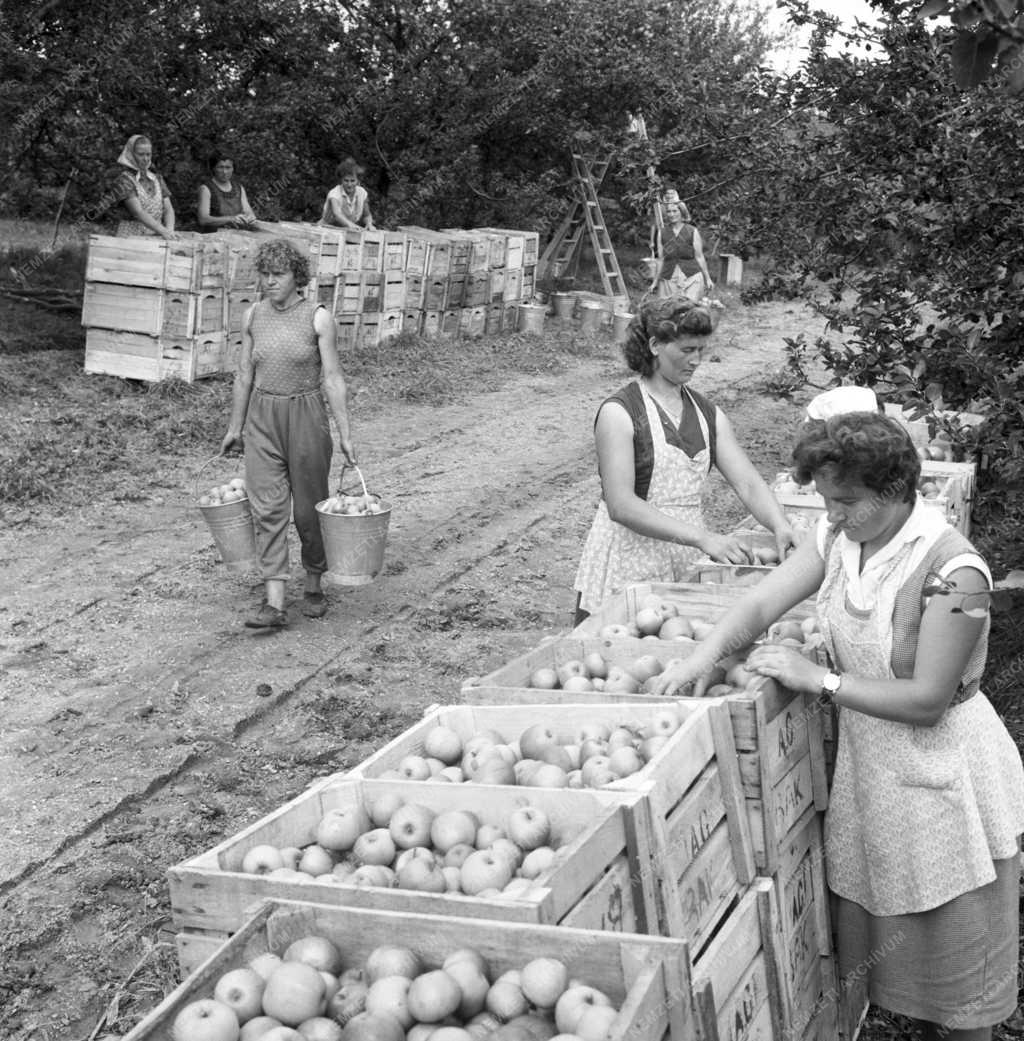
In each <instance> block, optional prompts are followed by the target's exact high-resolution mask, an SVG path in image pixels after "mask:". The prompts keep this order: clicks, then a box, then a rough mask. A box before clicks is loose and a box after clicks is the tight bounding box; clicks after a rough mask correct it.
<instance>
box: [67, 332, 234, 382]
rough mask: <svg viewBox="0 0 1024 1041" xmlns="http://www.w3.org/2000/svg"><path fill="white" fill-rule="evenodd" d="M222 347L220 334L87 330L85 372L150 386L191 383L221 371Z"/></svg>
mask: <svg viewBox="0 0 1024 1041" xmlns="http://www.w3.org/2000/svg"><path fill="white" fill-rule="evenodd" d="M226 345H227V338H226V337H225V335H224V333H221V332H218V333H202V334H198V335H196V336H191V337H181V338H175V337H167V336H147V335H145V334H144V333H132V332H119V331H112V330H109V329H87V330H86V333H85V371H86V372H91V373H98V374H103V375H106V376H120V377H122V378H123V379H133V380H146V381H147V382H150V383H159V382H160V381H162V380H166V379H180V380H184V381H185V382H186V383H192V382H194V381H195V380H197V379H202V378H203V377H205V376H212V375H214V374H215V373H218V372H223V371H225V368H226V366H227V350H226Z"/></svg>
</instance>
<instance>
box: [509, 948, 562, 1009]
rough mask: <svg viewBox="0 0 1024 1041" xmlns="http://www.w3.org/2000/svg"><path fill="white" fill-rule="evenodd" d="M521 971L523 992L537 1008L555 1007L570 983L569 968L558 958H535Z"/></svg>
mask: <svg viewBox="0 0 1024 1041" xmlns="http://www.w3.org/2000/svg"><path fill="white" fill-rule="evenodd" d="M521 972H522V976H521V979H522V989H523V994H525V995H526V1000H527V1001H529V1002H530V1004H531V1005H533V1006H534V1007H535V1008H544V1009H553V1008H554V1007H555V1005H556V1003H557V1002H558V999H559V998H560V997H561V996H562V995H563V994H564V993H565V990H566V987H568V985H569V970H568V969H567V968H566V966H565V963H564V962H561V961H559V960H558V959H557V958H534V959H533V960H532V961H528V962H527V963H526V964H525V965H524V966H523V968H522V970H521Z"/></svg>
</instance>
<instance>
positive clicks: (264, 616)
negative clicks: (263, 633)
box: [245, 600, 288, 629]
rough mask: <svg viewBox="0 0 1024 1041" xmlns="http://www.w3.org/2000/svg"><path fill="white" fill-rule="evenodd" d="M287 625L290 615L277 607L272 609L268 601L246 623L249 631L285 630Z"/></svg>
mask: <svg viewBox="0 0 1024 1041" xmlns="http://www.w3.org/2000/svg"><path fill="white" fill-rule="evenodd" d="M287 624H288V615H286V614H285V613H284V611H279V610H278V609H277V608H276V607H271V606H270V604H268V603H267V601H266V600H264V601H263V603H262V604H261V605H260V609H259V610H258V611H257V612H256V614H255V615H254V616H253V617H252V618H247V619H246V621H245V627H246V628H247V629H283V628H284V627H285V626H286V625H287Z"/></svg>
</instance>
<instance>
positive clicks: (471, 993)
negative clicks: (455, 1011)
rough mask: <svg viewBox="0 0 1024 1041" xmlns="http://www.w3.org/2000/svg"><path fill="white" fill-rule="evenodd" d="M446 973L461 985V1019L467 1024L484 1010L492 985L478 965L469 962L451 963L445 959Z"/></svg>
mask: <svg viewBox="0 0 1024 1041" xmlns="http://www.w3.org/2000/svg"><path fill="white" fill-rule="evenodd" d="M442 967H443V968H444V971H445V972H447V973H448V975H449V976H451V978H452V979H453V980H455V982H456V983H457V984H458V985H459V990H460V991H461V992H462V1000H461V1001H460V1002H459V1018H460V1019H461V1020H462V1021H463V1022H465V1021H466V1020H467V1019H472V1018H473V1016H475V1015H476V1014H477V1013H478V1012H480V1011H482V1010H483V1007H484V999H485V998H486V997H487V991H488V990H490V987H491V984H490V982H489V981H488V979H487V976H486V975H485V973H484V972H482V971H481V970H480V968H479V966H478V965H476V964H475V963H474V962H472V961H469V960H462V961H454V962H451V963H449V961H448V960H447V959H445V962H444V965H443V966H442Z"/></svg>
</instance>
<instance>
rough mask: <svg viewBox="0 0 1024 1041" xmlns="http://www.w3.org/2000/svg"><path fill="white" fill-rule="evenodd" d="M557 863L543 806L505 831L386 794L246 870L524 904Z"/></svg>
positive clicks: (338, 814)
mask: <svg viewBox="0 0 1024 1041" xmlns="http://www.w3.org/2000/svg"><path fill="white" fill-rule="evenodd" d="M558 857H559V852H558V850H557V849H556V848H555V847H554V846H553V845H552V835H551V821H550V819H549V817H548V815H547V814H546V813H545V812H544V811H543V810H542V809H540V808H539V807H536V806H520V807H519V808H518V809H516V810H513V811H512V813H510V814H509V815H508V817H507V819H506V820H505V822H504V827H499V826H498V825H491V824H482V823H481V822H480V820H479V818H478V817H477V815H476V814H475V813H472V812H471V811H469V810H443V811H441V812H440V813H436V814H435V813H434V811H433V810H431V809H429V808H428V807H426V806H421V805H419V804H418V803H412V802H406V801H405V800H404V799H403V798H402V797H401V796H400V795H398V794H397V793H387V794H384V795H381V796H380V797H379V798H377V799H375V800H373V801H372V802H371V803H370V804H369V806H368V807H363V806H362V805H356V806H348V807H345V808H339V809H333V810H328V811H327V813H325V814H324V816H323V817H322V818H321V820H320V822H319V824H318V826H317V830H316V840H315V842H313V843H311V844H310V845H308V846H306V847H305V848H302V849H300V848H299V847H297V846H287V847H284V848H279V847H277V846H271V845H259V846H254V847H253V848H252V849H250V850H249V851H248V852H247V853H246V854H245V856H244V857H243V858H242V865H241V870H242V871H243V872H244V873H245V874H255V875H267V876H268V877H270V878H280V879H285V880H288V881H291V882H309V881H310V880H314V881H317V882H324V883H332V884H339V883H351V884H353V885H357V886H379V887H383V888H385V889H392V888H394V889H414V890H419V891H420V892H425V893H463V894H465V895H467V896H481V897H488V898H490V897H496V896H505V897H513V898H517V899H518V898H530V894H531V890H534V889H535V888H536V887H538V886H542V885H543V877H544V875H545V874H547V873H548V872H549V871H550V870H551V869H552V868H553V867H554V866H555V864H556V862H557V861H558Z"/></svg>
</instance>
